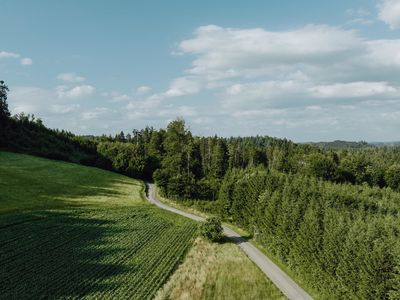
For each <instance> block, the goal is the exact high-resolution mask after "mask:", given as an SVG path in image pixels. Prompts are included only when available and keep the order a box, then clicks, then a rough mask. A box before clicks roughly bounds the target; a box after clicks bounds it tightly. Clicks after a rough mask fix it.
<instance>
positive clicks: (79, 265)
mask: <svg viewBox="0 0 400 300" xmlns="http://www.w3.org/2000/svg"><path fill="white" fill-rule="evenodd" d="M142 189H143V185H142V183H141V182H139V181H135V180H133V179H130V178H127V177H124V176H121V175H118V174H115V173H111V172H106V171H102V170H98V169H94V168H88V167H83V166H79V165H74V164H69V163H64V162H58V161H51V160H46V159H41V158H37V157H32V156H27V155H21V154H13V153H8V152H0V245H1V247H0V298H1V299H39V298H53V299H60V298H63V299H65V298H68V299H71V298H108V299H112V298H114V299H124V298H125V299H147V298H151V297H152V296H154V295H155V293H156V292H157V290H158V289H159V288H160V287H161V286H162V285H163V284H164V283H165V281H166V280H167V279H168V277H169V275H170V274H171V273H172V271H173V270H174V269H175V267H176V266H177V265H178V264H179V262H180V261H181V260H182V258H183V256H184V254H185V253H186V251H187V250H188V248H189V247H190V245H191V243H192V242H191V240H192V238H193V236H194V234H195V230H196V225H195V224H194V223H193V222H192V221H190V220H187V219H185V218H181V217H179V216H176V215H174V214H171V213H168V212H164V211H162V210H159V209H157V208H155V207H153V206H151V205H149V204H147V203H146V202H145V201H144V200H143V196H142Z"/></svg>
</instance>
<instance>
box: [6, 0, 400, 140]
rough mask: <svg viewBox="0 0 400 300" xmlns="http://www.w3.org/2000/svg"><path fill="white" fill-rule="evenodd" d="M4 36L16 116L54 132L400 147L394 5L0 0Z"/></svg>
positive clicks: (397, 5) (389, 0) (399, 51)
mask: <svg viewBox="0 0 400 300" xmlns="http://www.w3.org/2000/svg"><path fill="white" fill-rule="evenodd" d="M0 27H1V28H2V36H1V39H0V79H2V80H5V81H6V83H7V84H8V85H9V87H10V90H11V93H10V95H9V105H10V108H11V110H12V112H13V113H20V112H22V111H23V112H25V113H33V114H35V115H37V116H39V117H41V118H42V119H43V120H44V122H45V124H47V125H48V126H50V127H57V128H64V129H67V130H70V131H72V132H75V133H78V134H101V133H107V134H108V133H116V132H119V131H120V130H124V131H130V130H132V129H134V128H142V127H143V126H145V125H151V126H155V127H164V126H166V124H167V123H168V122H169V121H170V120H172V119H174V118H176V117H178V116H180V117H184V118H185V120H186V121H187V123H188V125H189V126H190V128H191V129H192V131H193V132H194V133H196V134H202V135H213V134H218V135H223V136H230V135H256V134H261V135H271V136H277V137H287V138H290V139H293V140H295V141H318V140H334V139H346V140H367V141H390V140H399V139H400V138H399V134H398V128H400V98H399V97H400V36H399V33H400V30H399V29H400V1H399V0H382V1H380V0H371V1H369V0H366V1H329V2H328V1H311V0H308V1H183V0H182V1H18V0H12V1H11V0H1V1H0Z"/></svg>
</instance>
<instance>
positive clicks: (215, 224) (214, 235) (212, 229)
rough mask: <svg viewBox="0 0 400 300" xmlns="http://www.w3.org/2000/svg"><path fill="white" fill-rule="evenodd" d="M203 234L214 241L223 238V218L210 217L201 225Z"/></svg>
mask: <svg viewBox="0 0 400 300" xmlns="http://www.w3.org/2000/svg"><path fill="white" fill-rule="evenodd" d="M200 233H201V235H202V236H203V237H204V238H206V239H208V240H210V241H212V242H218V241H220V240H221V239H222V235H223V228H222V225H221V220H220V219H218V218H215V217H212V218H208V219H207V220H206V221H205V222H204V223H203V224H202V225H201V227H200Z"/></svg>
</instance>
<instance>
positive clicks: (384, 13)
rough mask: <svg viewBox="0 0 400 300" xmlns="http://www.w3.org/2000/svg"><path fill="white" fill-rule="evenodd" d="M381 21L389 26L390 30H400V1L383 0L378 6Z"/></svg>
mask: <svg viewBox="0 0 400 300" xmlns="http://www.w3.org/2000/svg"><path fill="white" fill-rule="evenodd" d="M378 8H379V19H380V20H381V21H383V22H385V23H386V24H387V25H389V27H390V29H392V30H394V29H398V28H400V1H399V0H383V1H381V2H380V3H379V4H378Z"/></svg>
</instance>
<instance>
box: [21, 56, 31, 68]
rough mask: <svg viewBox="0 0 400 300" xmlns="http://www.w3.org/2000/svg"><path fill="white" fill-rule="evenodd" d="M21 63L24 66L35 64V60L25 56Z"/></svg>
mask: <svg viewBox="0 0 400 300" xmlns="http://www.w3.org/2000/svg"><path fill="white" fill-rule="evenodd" d="M20 63H21V65H23V66H31V65H32V64H33V61H32V59H31V58H29V57H24V58H22V59H21V60H20Z"/></svg>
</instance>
